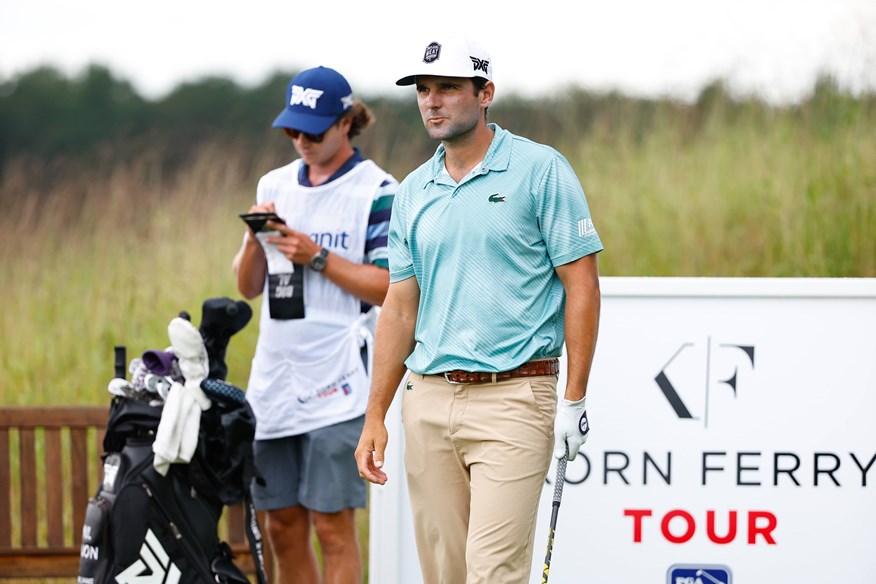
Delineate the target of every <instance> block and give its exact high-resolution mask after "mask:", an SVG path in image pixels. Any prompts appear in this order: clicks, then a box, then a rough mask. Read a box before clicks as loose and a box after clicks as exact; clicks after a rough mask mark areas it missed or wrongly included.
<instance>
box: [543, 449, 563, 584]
mask: <svg viewBox="0 0 876 584" xmlns="http://www.w3.org/2000/svg"><path fill="white" fill-rule="evenodd" d="M568 458H569V455H568V452H567V453H566V455H565V456H563V458H561V459H560V460H558V461H557V478H556V480H555V481H554V502H553V505H552V509H551V525H550V531H549V532H548V543H547V553H546V554H545V556H544V570H543V571H542V573H541V583H542V584H547V581H548V574H549V572H550V567H551V555H552V554H553V551H554V532H555V531H556V530H557V516H558V515H559V512H560V501H561V500H562V498H563V485H564V484H565V482H566V462H567V461H568Z"/></svg>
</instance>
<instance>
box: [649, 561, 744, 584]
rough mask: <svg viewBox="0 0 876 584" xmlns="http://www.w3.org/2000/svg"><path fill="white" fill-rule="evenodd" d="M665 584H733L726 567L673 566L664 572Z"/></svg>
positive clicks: (731, 575)
mask: <svg viewBox="0 0 876 584" xmlns="http://www.w3.org/2000/svg"><path fill="white" fill-rule="evenodd" d="M666 584H733V574H732V573H731V572H730V568H728V567H727V566H719V565H706V564H675V565H674V566H670V567H669V570H668V571H667V572H666Z"/></svg>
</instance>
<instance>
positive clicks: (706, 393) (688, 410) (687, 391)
mask: <svg viewBox="0 0 876 584" xmlns="http://www.w3.org/2000/svg"><path fill="white" fill-rule="evenodd" d="M697 348H700V347H698V345H697V344H696V343H682V345H681V346H680V347H679V348H678V349H677V350H676V351H675V353H674V354H673V355H672V357H670V358H669V361H667V362H666V364H665V365H664V366H663V368H662V369H661V370H660V372H659V373H658V374H657V376H656V377H654V381H655V382H656V383H657V386H658V387H659V388H660V391H662V392H663V396H664V397H665V398H666V401H668V402H669V405H670V406H671V407H672V410H673V412H675V415H676V416H678V417H679V418H680V419H682V420H699V419H702V420H703V426H704V427H705V428H708V427H709V407H710V399H709V398H710V393H711V390H712V385H713V383H712V382H713V377H714V380H715V381H717V385H718V386H726V387H729V388H730V389H731V390H732V392H733V393H732V396H733V397H734V398H736V397H737V389H738V385H739V381H740V373H741V372H742V371H745V373H747V372H748V371H753V370H754V345H735V344H725V343H717V344H715V343H713V342H712V337H707V339H706V343H705V347H704V349H705V363H703V360H702V354H701V353H700V356H697V353H696V351H695V349H697ZM704 373H705V387H703V388H702V389H700V387H701V386H700V385H699V384H700V383H703V381H702V380H703V374H704ZM743 377H745V376H744V375H743ZM726 387H725V388H726Z"/></svg>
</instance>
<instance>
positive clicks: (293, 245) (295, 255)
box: [265, 221, 320, 266]
mask: <svg viewBox="0 0 876 584" xmlns="http://www.w3.org/2000/svg"><path fill="white" fill-rule="evenodd" d="M268 224H269V225H271V226H272V227H273V228H275V229H276V230H277V231H279V232H280V235H279V236H277V237H268V238H267V239H266V240H265V241H267V242H268V243H273V244H274V245H276V246H277V249H278V250H279V251H280V253H282V254H283V255H284V256H286V257H287V258H289V260H290V261H292V262H295V263H296V264H301V265H304V266H306V265H307V264H309V263H310V260H311V258H313V256H314V255H316V253H317V252H318V251H319V249H320V247H319V246H318V245H316V243H314V241H313V240H312V239H311V238H310V236H309V235H307V234H306V233H302V232H300V231H295V230H294V229H292V228H291V227H287V226H286V225H281V224H279V223H275V222H273V221H269V222H268Z"/></svg>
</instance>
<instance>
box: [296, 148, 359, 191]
mask: <svg viewBox="0 0 876 584" xmlns="http://www.w3.org/2000/svg"><path fill="white" fill-rule="evenodd" d="M363 160H365V158H364V157H363V156H362V153H361V152H359V149H358V148H356V147H354V148H353V155H352V156H350V157H349V158H348V159H347V161H346V162H344V163H343V164H342V165H341V167H340V168H339V169H338V170H336V171H335V173H334V174H333V175H331V176H330V177H329V179H328V180H327V181H325V182H324V183H322V184H327V183H330V182H332V181H333V180H336V179H339V178H341V177H342V176H344V175H345V174H347V173H348V172H350V171H351V170H353V168H355V166H356V165H357V164H359V163H360V162H362V161H363ZM308 168H310V167H309V166H308V165H307V164H305V163H304V162H302V163H301V166H299V167H298V184H299V185H301V186H302V187H312V186H313V185H312V184H311V183H310V179H309V178H307V169H308ZM320 186H322V185H320Z"/></svg>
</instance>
